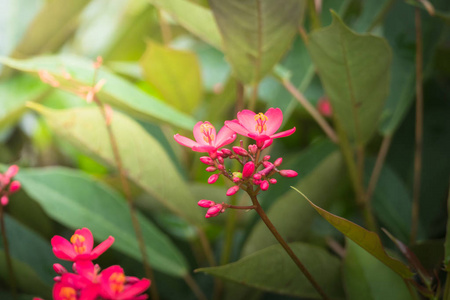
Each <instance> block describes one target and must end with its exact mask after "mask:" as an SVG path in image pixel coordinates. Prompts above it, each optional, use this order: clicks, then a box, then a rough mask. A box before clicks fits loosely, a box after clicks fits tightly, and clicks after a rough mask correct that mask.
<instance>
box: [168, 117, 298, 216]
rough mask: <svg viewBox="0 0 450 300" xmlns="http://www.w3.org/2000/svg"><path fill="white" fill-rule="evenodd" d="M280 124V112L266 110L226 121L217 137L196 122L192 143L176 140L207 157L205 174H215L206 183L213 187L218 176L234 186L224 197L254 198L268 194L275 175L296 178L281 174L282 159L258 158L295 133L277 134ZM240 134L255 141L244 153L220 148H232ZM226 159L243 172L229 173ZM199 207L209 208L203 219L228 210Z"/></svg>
mask: <svg viewBox="0 0 450 300" xmlns="http://www.w3.org/2000/svg"><path fill="white" fill-rule="evenodd" d="M282 122H283V113H282V112H281V110H280V109H279V108H269V109H268V110H267V112H266V113H258V114H257V113H254V112H252V111H250V110H243V111H241V112H239V113H238V114H237V119H235V120H232V121H225V126H224V127H222V129H221V130H220V131H219V133H218V134H217V136H216V129H215V128H214V126H212V125H211V123H209V122H198V123H197V124H196V125H195V126H194V138H195V141H193V140H191V139H189V138H187V137H184V136H181V135H179V134H176V135H175V136H174V138H175V140H176V141H177V142H178V143H179V144H181V145H183V146H186V147H189V148H191V149H192V150H193V151H197V152H206V153H208V156H202V157H200V161H201V162H202V163H204V164H206V165H207V167H206V171H207V172H214V174H212V175H211V176H210V177H209V178H208V183H209V184H212V183H215V182H216V181H217V180H218V179H219V177H220V175H222V176H224V177H226V178H227V179H229V180H230V181H231V182H232V183H233V186H232V187H230V188H229V189H228V190H227V192H226V195H227V196H231V195H234V194H236V193H237V192H238V191H239V190H240V189H241V190H244V191H246V192H247V193H249V194H257V193H259V192H260V191H267V190H268V189H269V187H270V185H273V184H276V183H277V180H276V179H275V178H272V177H273V176H274V175H275V174H280V175H281V176H284V177H295V176H297V172H295V171H293V170H280V169H279V168H278V167H279V166H280V165H281V163H282V161H283V159H282V158H278V159H276V160H275V161H274V162H273V163H272V162H270V156H269V155H266V156H263V157H262V155H261V152H262V150H264V149H265V148H267V147H269V146H270V145H271V144H272V142H273V140H274V139H276V138H280V137H286V136H289V135H291V134H293V133H294V132H295V127H294V128H292V129H290V130H286V131H283V132H279V133H276V131H277V130H278V129H279V128H280V126H281V124H282ZM236 134H240V135H243V136H246V137H249V138H251V139H253V140H255V142H256V143H255V144H251V145H249V146H248V148H247V149H245V148H244V147H243V144H242V141H241V145H240V146H235V147H232V150H230V149H227V148H221V147H223V146H225V145H228V144H231V143H232V142H233V141H234V140H235V139H236ZM225 159H235V160H237V161H238V162H239V163H240V164H241V165H242V170H240V171H236V172H231V171H229V170H227V168H226V167H225ZM198 205H199V206H201V207H205V208H208V211H207V213H206V218H210V217H215V216H217V215H219V214H220V213H223V212H224V211H225V208H227V207H231V206H229V205H226V204H223V203H222V204H216V203H214V202H213V201H211V200H201V201H200V202H199V203H198Z"/></svg>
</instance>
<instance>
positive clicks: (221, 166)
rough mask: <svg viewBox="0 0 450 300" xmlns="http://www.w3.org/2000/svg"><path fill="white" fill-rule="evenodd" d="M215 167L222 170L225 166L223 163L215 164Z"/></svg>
mask: <svg viewBox="0 0 450 300" xmlns="http://www.w3.org/2000/svg"><path fill="white" fill-rule="evenodd" d="M217 169H219V170H221V171H222V170H225V167H224V165H222V164H220V165H217Z"/></svg>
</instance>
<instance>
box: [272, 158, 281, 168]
mask: <svg viewBox="0 0 450 300" xmlns="http://www.w3.org/2000/svg"><path fill="white" fill-rule="evenodd" d="M282 162H283V158H282V157H279V158H277V159H276V160H275V162H274V163H273V165H274V166H275V167H278V166H279V165H281V163H282Z"/></svg>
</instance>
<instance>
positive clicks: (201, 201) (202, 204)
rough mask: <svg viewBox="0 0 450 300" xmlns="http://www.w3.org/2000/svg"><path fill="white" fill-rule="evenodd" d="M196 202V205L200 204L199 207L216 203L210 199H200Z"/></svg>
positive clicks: (208, 206)
mask: <svg viewBox="0 0 450 300" xmlns="http://www.w3.org/2000/svg"><path fill="white" fill-rule="evenodd" d="M197 204H198V206H201V207H206V208H210V207H211V206H214V205H216V202H214V201H211V200H206V199H202V200H200V201H198V203H197Z"/></svg>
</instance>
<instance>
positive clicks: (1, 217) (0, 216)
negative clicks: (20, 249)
mask: <svg viewBox="0 0 450 300" xmlns="http://www.w3.org/2000/svg"><path fill="white" fill-rule="evenodd" d="M0 225H1V232H2V238H3V245H4V248H5V259H6V267H7V269H8V274H9V284H10V285H11V294H12V297H13V299H14V300H17V287H16V276H15V274H14V270H13V266H12V260H11V254H10V253H9V244H8V237H7V236H6V229H5V220H4V215H3V205H0Z"/></svg>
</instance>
